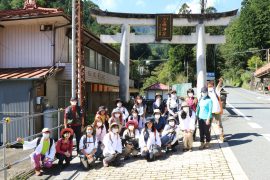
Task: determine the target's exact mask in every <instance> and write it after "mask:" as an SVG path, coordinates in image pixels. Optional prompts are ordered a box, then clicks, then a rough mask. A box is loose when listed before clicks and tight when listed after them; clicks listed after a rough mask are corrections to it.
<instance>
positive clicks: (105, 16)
mask: <svg viewBox="0 0 270 180" xmlns="http://www.w3.org/2000/svg"><path fill="white" fill-rule="evenodd" d="M236 13H237V10H234V11H229V12H224V13H213V14H204V13H203V12H202V14H130V13H116V12H107V11H101V10H96V9H92V10H91V15H92V16H94V17H96V19H97V22H98V23H99V24H109V25H121V33H117V34H116V35H101V36H100V40H101V42H102V43H121V49H120V62H121V63H120V68H119V75H120V82H119V90H120V92H119V93H120V98H121V99H122V100H124V101H125V102H127V101H128V100H129V60H130V44H131V43H134V44H139V43H143V44H146V43H168V44H197V52H196V54H197V55H196V63H197V94H198V96H200V93H199V91H200V89H201V88H202V87H203V86H205V85H206V57H205V54H206V44H222V43H225V36H224V35H216V36H211V35H210V34H206V33H205V26H227V25H228V24H229V22H230V20H231V19H232V17H234V16H235V15H236ZM159 17H161V18H162V17H165V18H166V17H168V19H169V20H171V27H173V26H196V32H195V33H191V35H172V28H171V29H167V28H165V30H167V31H166V32H165V34H164V36H163V38H161V39H159V37H158V35H161V36H162V34H156V36H155V35H135V34H134V33H130V27H131V26H159V25H158V24H157V23H158V18H159ZM168 23H169V24H170V22H168ZM158 28H159V27H156V29H157V31H158ZM161 28H162V25H161ZM168 31H170V32H168ZM156 33H157V32H156ZM166 33H171V37H166V35H167V34H166Z"/></svg>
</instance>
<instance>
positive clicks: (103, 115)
mask: <svg viewBox="0 0 270 180" xmlns="http://www.w3.org/2000/svg"><path fill="white" fill-rule="evenodd" d="M96 117H98V118H101V120H102V124H104V125H105V127H106V129H109V119H110V117H109V115H108V114H107V110H106V107H105V106H100V107H99V108H98V112H97V114H96V116H95V119H96Z"/></svg>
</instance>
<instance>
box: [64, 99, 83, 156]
mask: <svg viewBox="0 0 270 180" xmlns="http://www.w3.org/2000/svg"><path fill="white" fill-rule="evenodd" d="M64 126H65V128H67V127H68V128H71V129H72V130H73V132H74V134H75V137H76V146H77V153H78V154H79V143H80V139H81V132H82V130H83V128H84V117H83V111H82V109H81V107H80V106H78V103H77V99H76V98H71V99H70V106H68V107H67V108H66V109H65V114H64Z"/></svg>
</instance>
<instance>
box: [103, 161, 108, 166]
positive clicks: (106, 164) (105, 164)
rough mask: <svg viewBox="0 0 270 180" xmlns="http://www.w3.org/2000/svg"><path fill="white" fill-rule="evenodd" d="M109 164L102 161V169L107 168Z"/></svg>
mask: <svg viewBox="0 0 270 180" xmlns="http://www.w3.org/2000/svg"><path fill="white" fill-rule="evenodd" d="M108 166H109V164H108V163H107V162H106V161H105V159H103V167H108Z"/></svg>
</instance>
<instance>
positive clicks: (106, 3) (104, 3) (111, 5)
mask: <svg viewBox="0 0 270 180" xmlns="http://www.w3.org/2000/svg"><path fill="white" fill-rule="evenodd" d="M117 3H118V0H100V8H101V9H103V10H105V9H107V10H110V11H111V10H114V9H115V8H116V7H117Z"/></svg>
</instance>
